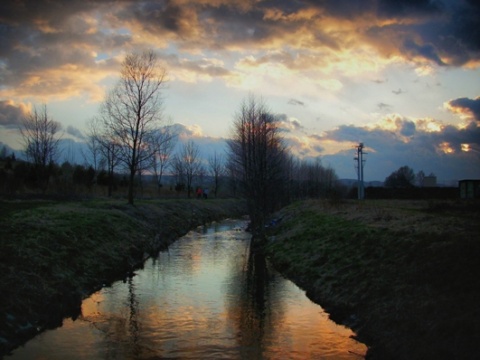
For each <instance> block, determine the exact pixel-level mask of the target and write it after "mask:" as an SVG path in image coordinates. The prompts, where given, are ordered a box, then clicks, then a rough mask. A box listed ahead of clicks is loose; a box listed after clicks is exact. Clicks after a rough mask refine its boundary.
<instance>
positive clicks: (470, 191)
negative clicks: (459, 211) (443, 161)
mask: <svg viewBox="0 0 480 360" xmlns="http://www.w3.org/2000/svg"><path fill="white" fill-rule="evenodd" d="M458 187H459V189H460V198H461V199H480V179H466V180H460V181H459V182H458Z"/></svg>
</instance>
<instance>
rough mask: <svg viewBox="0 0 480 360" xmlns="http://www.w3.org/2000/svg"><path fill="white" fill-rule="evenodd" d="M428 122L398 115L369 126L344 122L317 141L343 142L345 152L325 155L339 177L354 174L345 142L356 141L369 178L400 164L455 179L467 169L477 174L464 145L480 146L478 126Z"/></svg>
mask: <svg viewBox="0 0 480 360" xmlns="http://www.w3.org/2000/svg"><path fill="white" fill-rule="evenodd" d="M430 122H431V121H430V120H428V119H421V120H416V121H414V120H411V119H406V118H402V117H397V118H395V119H390V120H387V121H384V122H381V123H378V124H377V125H375V126H373V127H368V128H367V127H358V126H353V125H344V126H341V127H339V128H337V129H335V130H331V131H328V132H326V133H325V134H323V136H322V137H321V138H320V139H319V141H320V143H321V142H322V141H323V142H326V141H332V140H334V141H337V142H345V147H344V149H345V150H344V151H342V152H338V153H335V154H329V155H325V156H324V159H325V160H326V161H328V162H329V163H331V164H332V165H333V166H334V168H336V169H337V171H338V172H339V173H340V175H341V176H342V177H349V176H348V174H349V173H350V174H351V175H354V173H353V171H352V169H353V168H352V166H353V160H351V159H352V154H353V150H346V149H347V148H348V147H349V145H350V143H347V142H348V141H355V140H356V141H362V142H363V143H364V144H365V146H366V152H367V153H368V155H367V156H366V158H367V164H368V167H367V168H366V177H367V178H368V179H370V180H383V179H384V178H385V177H386V176H388V175H389V174H390V173H391V172H392V171H394V170H396V169H397V168H399V167H400V166H403V165H408V166H410V167H412V168H413V169H414V170H415V171H420V170H423V171H424V172H426V173H430V172H433V173H435V174H436V175H437V176H438V177H439V179H443V180H450V179H455V178H456V174H466V172H467V173H468V174H469V175H470V176H472V177H475V176H478V175H477V172H476V168H475V167H474V166H472V164H475V163H477V162H478V159H477V158H476V157H475V156H476V154H468V155H466V154H465V152H464V150H465V145H464V144H476V146H479V147H480V140H479V139H480V127H478V126H477V124H476V123H474V122H471V123H469V124H468V126H466V127H464V128H458V127H454V126H450V125H442V126H441V127H438V122H435V121H433V123H432V124H433V125H431V126H429V125H427V124H428V123H430ZM433 129H436V130H433ZM462 144H463V145H462ZM350 147H351V145H350ZM463 176H467V175H463ZM350 177H352V176H350ZM353 177H354V176H353Z"/></svg>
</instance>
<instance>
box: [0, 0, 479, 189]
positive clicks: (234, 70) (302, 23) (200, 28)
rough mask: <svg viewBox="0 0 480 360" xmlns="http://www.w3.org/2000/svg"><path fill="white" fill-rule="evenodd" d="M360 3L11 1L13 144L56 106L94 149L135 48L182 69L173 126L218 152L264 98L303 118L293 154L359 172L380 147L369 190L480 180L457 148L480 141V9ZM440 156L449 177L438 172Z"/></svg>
mask: <svg viewBox="0 0 480 360" xmlns="http://www.w3.org/2000/svg"><path fill="white" fill-rule="evenodd" d="M358 4H359V3H358V2H338V1H330V0H329V1H322V2H318V3H316V2H291V1H283V0H282V1H275V2H267V1H255V2H245V1H226V0H171V1H168V2H163V1H161V2H158V1H142V2H117V1H113V0H111V1H110V0H107V1H102V2H89V1H80V0H73V1H71V2H70V3H69V6H63V2H61V1H48V2H47V1H45V0H40V1H36V2H18V1H9V2H6V3H5V4H3V5H2V6H1V8H2V11H1V12H0V25H1V27H0V38H1V41H2V53H1V54H0V78H1V79H2V80H1V86H0V145H7V146H8V147H9V148H10V149H12V150H21V143H20V142H19V139H18V127H19V124H20V123H21V120H22V118H23V117H24V116H25V115H26V113H27V112H28V111H29V109H31V108H32V107H33V106H39V105H42V104H47V106H48V110H49V113H50V114H51V115H52V116H53V118H54V119H55V120H56V121H59V122H60V123H62V125H63V128H64V130H65V132H64V137H65V138H66V139H69V140H70V141H73V142H74V144H75V145H76V146H77V147H79V148H81V147H82V144H83V142H84V141H85V139H84V138H83V137H82V136H81V134H82V132H84V131H85V128H86V122H87V121H88V120H89V119H91V118H92V117H93V116H95V115H96V114H98V108H99V105H100V103H101V101H102V100H103V98H104V96H105V93H106V92H107V91H108V90H109V89H110V88H111V86H112V84H113V83H114V82H115V81H116V79H117V78H118V75H119V69H120V63H121V61H122V60H123V58H124V56H125V54H127V53H130V52H132V51H138V50H142V49H145V48H152V49H153V50H155V51H156V53H157V54H158V56H159V58H160V60H161V62H162V64H163V65H164V67H165V69H166V70H167V73H168V80H169V81H168V85H167V86H166V88H165V89H164V115H165V118H168V119H171V122H172V123H173V124H175V126H176V127H177V128H178V129H179V130H180V131H181V137H180V138H181V139H183V140H182V141H187V139H190V140H193V141H195V142H197V143H198V144H200V145H201V147H202V149H204V150H202V151H203V152H204V154H203V155H204V157H206V158H207V157H208V156H209V155H211V152H212V151H217V152H223V151H224V150H225V140H226V139H227V138H228V137H229V136H230V131H231V123H232V119H233V116H234V114H235V112H236V111H237V109H238V107H239V105H240V103H241V102H242V100H243V99H244V98H245V97H246V96H247V95H248V94H249V93H254V94H257V95H259V96H261V97H262V98H263V99H264V100H265V102H266V104H267V105H268V107H269V109H270V111H271V112H272V113H274V114H276V115H277V116H278V117H279V119H282V121H284V120H286V121H296V124H297V126H295V127H286V128H285V129H284V135H285V137H286V139H287V142H288V143H289V145H290V146H291V147H292V152H293V153H294V154H297V155H299V156H303V157H304V158H311V159H313V158H316V157H320V158H321V159H322V162H324V163H328V164H330V165H331V166H332V167H333V168H334V169H335V170H336V172H337V174H338V175H339V176H340V177H342V178H352V177H353V178H354V177H355V172H354V169H353V165H352V160H351V156H350V153H349V152H350V149H351V147H352V144H354V143H356V142H360V141H362V142H364V143H365V145H366V146H368V147H369V148H371V149H372V151H371V156H370V157H369V160H368V161H369V162H371V163H374V164H375V166H372V167H370V168H369V169H368V171H366V173H365V177H366V179H369V180H383V179H384V178H385V177H386V176H387V175H389V174H390V173H391V172H392V171H394V170H396V169H397V168H398V167H400V166H403V165H406V164H407V165H410V166H411V167H412V168H413V169H414V170H415V171H420V170H423V171H424V172H426V173H430V172H434V173H435V174H437V176H438V177H439V179H445V180H449V179H455V178H459V177H468V178H476V177H480V170H479V169H480V167H479V166H471V164H472V162H477V161H478V158H477V157H474V156H470V155H469V156H466V153H465V152H463V156H460V155H461V154H460V153H461V152H460V151H454V149H460V148H461V144H467V143H469V144H470V143H475V144H476V145H479V140H478V139H480V127H479V124H480V82H479V81H478V79H479V78H480V51H479V50H478V41H479V39H475V38H474V37H472V35H471V34H476V33H477V32H476V31H477V30H476V29H478V27H479V26H480V23H479V20H478V17H474V16H468V14H478V13H479V12H480V8H479V7H478V5H477V4H476V3H474V2H472V1H466V0H460V1H457V0H441V1H431V0H427V1H419V2H412V1H403V0H402V1H396V2H393V1H387V0H379V1H377V0H375V1H373V0H367V1H364V2H362V3H361V6H359V5H358ZM458 24H462V26H459V25H458ZM67 129H69V130H67ZM12 131H13V133H14V136H11V135H10V134H11V133H12ZM15 134H16V135H15ZM438 144H448V146H447V145H438ZM412 152H414V153H415V154H417V156H416V158H415V160H414V161H412V160H411V159H412V156H410V153H412ZM373 154H374V155H373ZM420 154H421V155H420ZM440 154H441V156H444V157H443V158H442V166H441V167H440V166H437V165H433V164H438V157H439V156H440ZM445 155H447V156H446V157H445ZM62 160H63V159H60V160H59V161H62Z"/></svg>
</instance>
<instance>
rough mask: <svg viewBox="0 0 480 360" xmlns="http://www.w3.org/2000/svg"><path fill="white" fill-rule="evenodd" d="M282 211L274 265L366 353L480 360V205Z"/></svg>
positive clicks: (353, 205)
mask: <svg viewBox="0 0 480 360" xmlns="http://www.w3.org/2000/svg"><path fill="white" fill-rule="evenodd" d="M276 217H277V219H281V221H280V222H279V223H278V224H277V225H276V226H275V227H274V228H273V230H272V234H271V235H272V237H271V238H270V240H269V244H268V248H267V252H268V254H269V257H270V258H271V261H272V262H273V264H274V265H275V267H276V268H278V269H279V270H280V271H282V272H283V273H284V274H285V275H286V276H287V277H289V278H291V279H292V280H293V281H295V282H296V283H297V284H299V285H300V286H301V287H303V288H304V289H306V291H307V295H308V296H309V297H310V298H311V299H312V300H314V301H315V302H317V303H319V304H320V305H322V306H323V307H324V308H325V309H326V310H327V311H328V312H329V313H330V314H331V317H332V318H333V319H334V320H335V321H337V322H340V323H343V324H346V325H347V326H349V327H351V328H353V329H354V330H355V331H356V333H357V335H358V338H359V340H360V341H362V342H364V343H366V344H367V345H368V346H369V351H368V353H367V358H370V359H473V358H478V356H479V349H478V344H479V343H480V307H479V305H478V304H479V303H480V260H479V259H480V236H479V235H480V221H479V220H480V211H479V204H478V203H468V202H432V201H430V202H427V201H425V202H412V201H365V202H362V203H358V202H350V203H340V204H335V205H332V204H329V203H326V202H319V201H308V202H302V203H297V204H294V205H292V206H290V207H288V208H286V209H283V210H282V211H281V212H279V213H278V214H276Z"/></svg>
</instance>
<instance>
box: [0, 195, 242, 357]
mask: <svg viewBox="0 0 480 360" xmlns="http://www.w3.org/2000/svg"><path fill="white" fill-rule="evenodd" d="M244 213H245V206H244V204H243V202H241V201H238V200H213V199H212V200H210V199H209V200H197V199H195V200H163V201H162V200H158V201H142V202H138V203H137V204H136V206H128V205H126V204H125V202H124V201H114V200H112V201H110V200H89V201H84V202H55V201H41V200H39V201H0V214H1V217H0V294H1V296H0V357H1V356H2V354H4V353H5V352H6V351H8V350H10V349H12V348H13V347H15V346H17V345H19V344H21V343H22V342H24V341H25V340H26V339H28V338H30V337H32V336H34V335H35V334H37V333H38V332H40V331H42V330H43V329H45V328H49V327H54V326H58V325H59V324H61V321H62V319H63V317H64V316H72V317H75V316H77V315H78V314H79V311H80V304H81V300H82V299H83V298H84V297H85V296H87V295H88V294H90V293H91V292H93V291H94V290H96V289H99V288H100V287H102V286H103V285H104V284H108V283H110V282H112V281H113V280H117V279H121V278H125V277H126V276H129V275H130V274H131V272H132V271H133V270H134V269H135V268H138V267H140V266H141V265H142V263H143V261H144V260H145V259H146V258H147V257H148V255H150V254H156V253H157V252H158V251H159V250H160V249H161V248H164V247H166V246H168V244H170V243H171V242H173V241H174V240H175V239H177V238H178V237H180V236H182V235H184V234H185V233H186V232H188V230H190V229H192V228H194V227H196V226H198V225H201V224H205V223H208V222H211V221H214V220H219V219H223V218H226V217H235V216H240V215H242V214H244Z"/></svg>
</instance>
